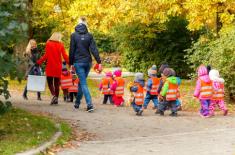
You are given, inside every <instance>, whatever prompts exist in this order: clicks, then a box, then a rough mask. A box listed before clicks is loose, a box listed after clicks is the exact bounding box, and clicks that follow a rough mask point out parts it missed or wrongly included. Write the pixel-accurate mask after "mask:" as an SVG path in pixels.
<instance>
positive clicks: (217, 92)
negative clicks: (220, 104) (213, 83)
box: [212, 83, 224, 100]
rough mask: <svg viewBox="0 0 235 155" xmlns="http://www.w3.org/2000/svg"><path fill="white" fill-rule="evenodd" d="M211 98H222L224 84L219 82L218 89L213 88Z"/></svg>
mask: <svg viewBox="0 0 235 155" xmlns="http://www.w3.org/2000/svg"><path fill="white" fill-rule="evenodd" d="M212 100H224V84H223V83H220V86H219V89H218V90H215V89H214V90H213V95H212Z"/></svg>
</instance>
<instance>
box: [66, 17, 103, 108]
mask: <svg viewBox="0 0 235 155" xmlns="http://www.w3.org/2000/svg"><path fill="white" fill-rule="evenodd" d="M91 54H92V55H93V56H94V57H95V60H96V62H97V66H98V67H97V71H98V72H101V71H102V65H101V59H100V56H99V52H98V49H97V47H96V43H95V40H94V38H93V36H92V34H90V33H89V32H88V30H87V22H86V19H85V18H84V17H82V18H80V19H79V23H78V25H77V26H76V27H75V32H74V33H73V34H72V35H71V40H70V51H69V61H70V65H73V66H74V67H75V69H76V73H77V75H78V77H79V79H80V83H79V87H78V89H79V91H78V94H77V100H76V102H75V105H74V107H75V108H76V109H78V108H79V106H80V104H81V99H82V96H83V94H84V96H85V99H86V104H87V111H88V112H92V111H94V109H93V104H92V100H91V95H90V91H89V89H88V86H87V80H86V79H87V76H88V74H89V72H90V69H91V65H92V57H91Z"/></svg>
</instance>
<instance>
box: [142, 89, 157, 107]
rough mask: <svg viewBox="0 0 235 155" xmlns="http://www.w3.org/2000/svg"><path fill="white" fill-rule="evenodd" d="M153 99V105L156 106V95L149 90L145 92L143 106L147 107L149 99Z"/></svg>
mask: <svg viewBox="0 0 235 155" xmlns="http://www.w3.org/2000/svg"><path fill="white" fill-rule="evenodd" d="M151 100H152V101H153V104H154V107H155V108H157V107H158V99H157V95H151V94H150V93H149V92H147V93H146V97H145V99H144V107H145V108H147V106H148V104H149V102H150V101H151Z"/></svg>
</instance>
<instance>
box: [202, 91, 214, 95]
mask: <svg viewBox="0 0 235 155" xmlns="http://www.w3.org/2000/svg"><path fill="white" fill-rule="evenodd" d="M211 94H212V92H201V95H211Z"/></svg>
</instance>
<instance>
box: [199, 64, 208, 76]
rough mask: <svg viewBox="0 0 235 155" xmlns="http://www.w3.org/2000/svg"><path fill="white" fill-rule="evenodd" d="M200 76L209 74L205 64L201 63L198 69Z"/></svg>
mask: <svg viewBox="0 0 235 155" xmlns="http://www.w3.org/2000/svg"><path fill="white" fill-rule="evenodd" d="M197 75H198V76H203V75H208V72H207V68H206V66H204V65H200V66H199V67H198V70H197Z"/></svg>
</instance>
